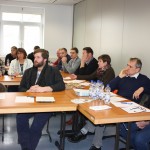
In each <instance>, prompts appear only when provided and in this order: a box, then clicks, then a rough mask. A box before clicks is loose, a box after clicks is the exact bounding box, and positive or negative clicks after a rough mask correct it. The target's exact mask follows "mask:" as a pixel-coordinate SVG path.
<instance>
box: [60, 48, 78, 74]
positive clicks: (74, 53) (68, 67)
mask: <svg viewBox="0 0 150 150" xmlns="http://www.w3.org/2000/svg"><path fill="white" fill-rule="evenodd" d="M78 52H79V51H78V49H77V48H76V47H73V48H72V49H71V50H70V56H71V60H70V61H69V62H68V63H67V58H66V57H63V58H62V59H61V60H62V70H63V71H64V72H68V73H71V74H72V73H74V72H75V71H76V70H77V68H78V67H79V66H80V62H81V59H80V58H79V57H78Z"/></svg>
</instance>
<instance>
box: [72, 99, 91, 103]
mask: <svg viewBox="0 0 150 150" xmlns="http://www.w3.org/2000/svg"><path fill="white" fill-rule="evenodd" d="M91 101H93V100H92V99H82V98H79V99H72V100H71V102H72V103H75V104H83V103H88V102H91Z"/></svg>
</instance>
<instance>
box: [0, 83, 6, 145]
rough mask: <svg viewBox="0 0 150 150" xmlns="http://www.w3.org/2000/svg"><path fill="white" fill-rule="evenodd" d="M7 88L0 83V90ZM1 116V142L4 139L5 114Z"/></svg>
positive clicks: (3, 90) (4, 90)
mask: <svg viewBox="0 0 150 150" xmlns="http://www.w3.org/2000/svg"><path fill="white" fill-rule="evenodd" d="M6 91H7V89H6V87H5V86H4V85H3V84H2V83H0V92H6ZM1 116H2V130H1V132H0V134H2V142H3V141H4V132H5V115H4V114H3V115H1Z"/></svg>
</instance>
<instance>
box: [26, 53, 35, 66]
mask: <svg viewBox="0 0 150 150" xmlns="http://www.w3.org/2000/svg"><path fill="white" fill-rule="evenodd" d="M27 58H28V59H31V60H32V62H33V63H34V53H33V52H32V53H30V54H29V55H28V56H27Z"/></svg>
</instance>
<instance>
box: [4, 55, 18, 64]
mask: <svg viewBox="0 0 150 150" xmlns="http://www.w3.org/2000/svg"><path fill="white" fill-rule="evenodd" d="M15 58H16V57H13V56H12V55H11V53H10V54H7V55H6V57H5V66H7V60H9V64H10V63H11V61H12V60H13V59H15Z"/></svg>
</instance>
